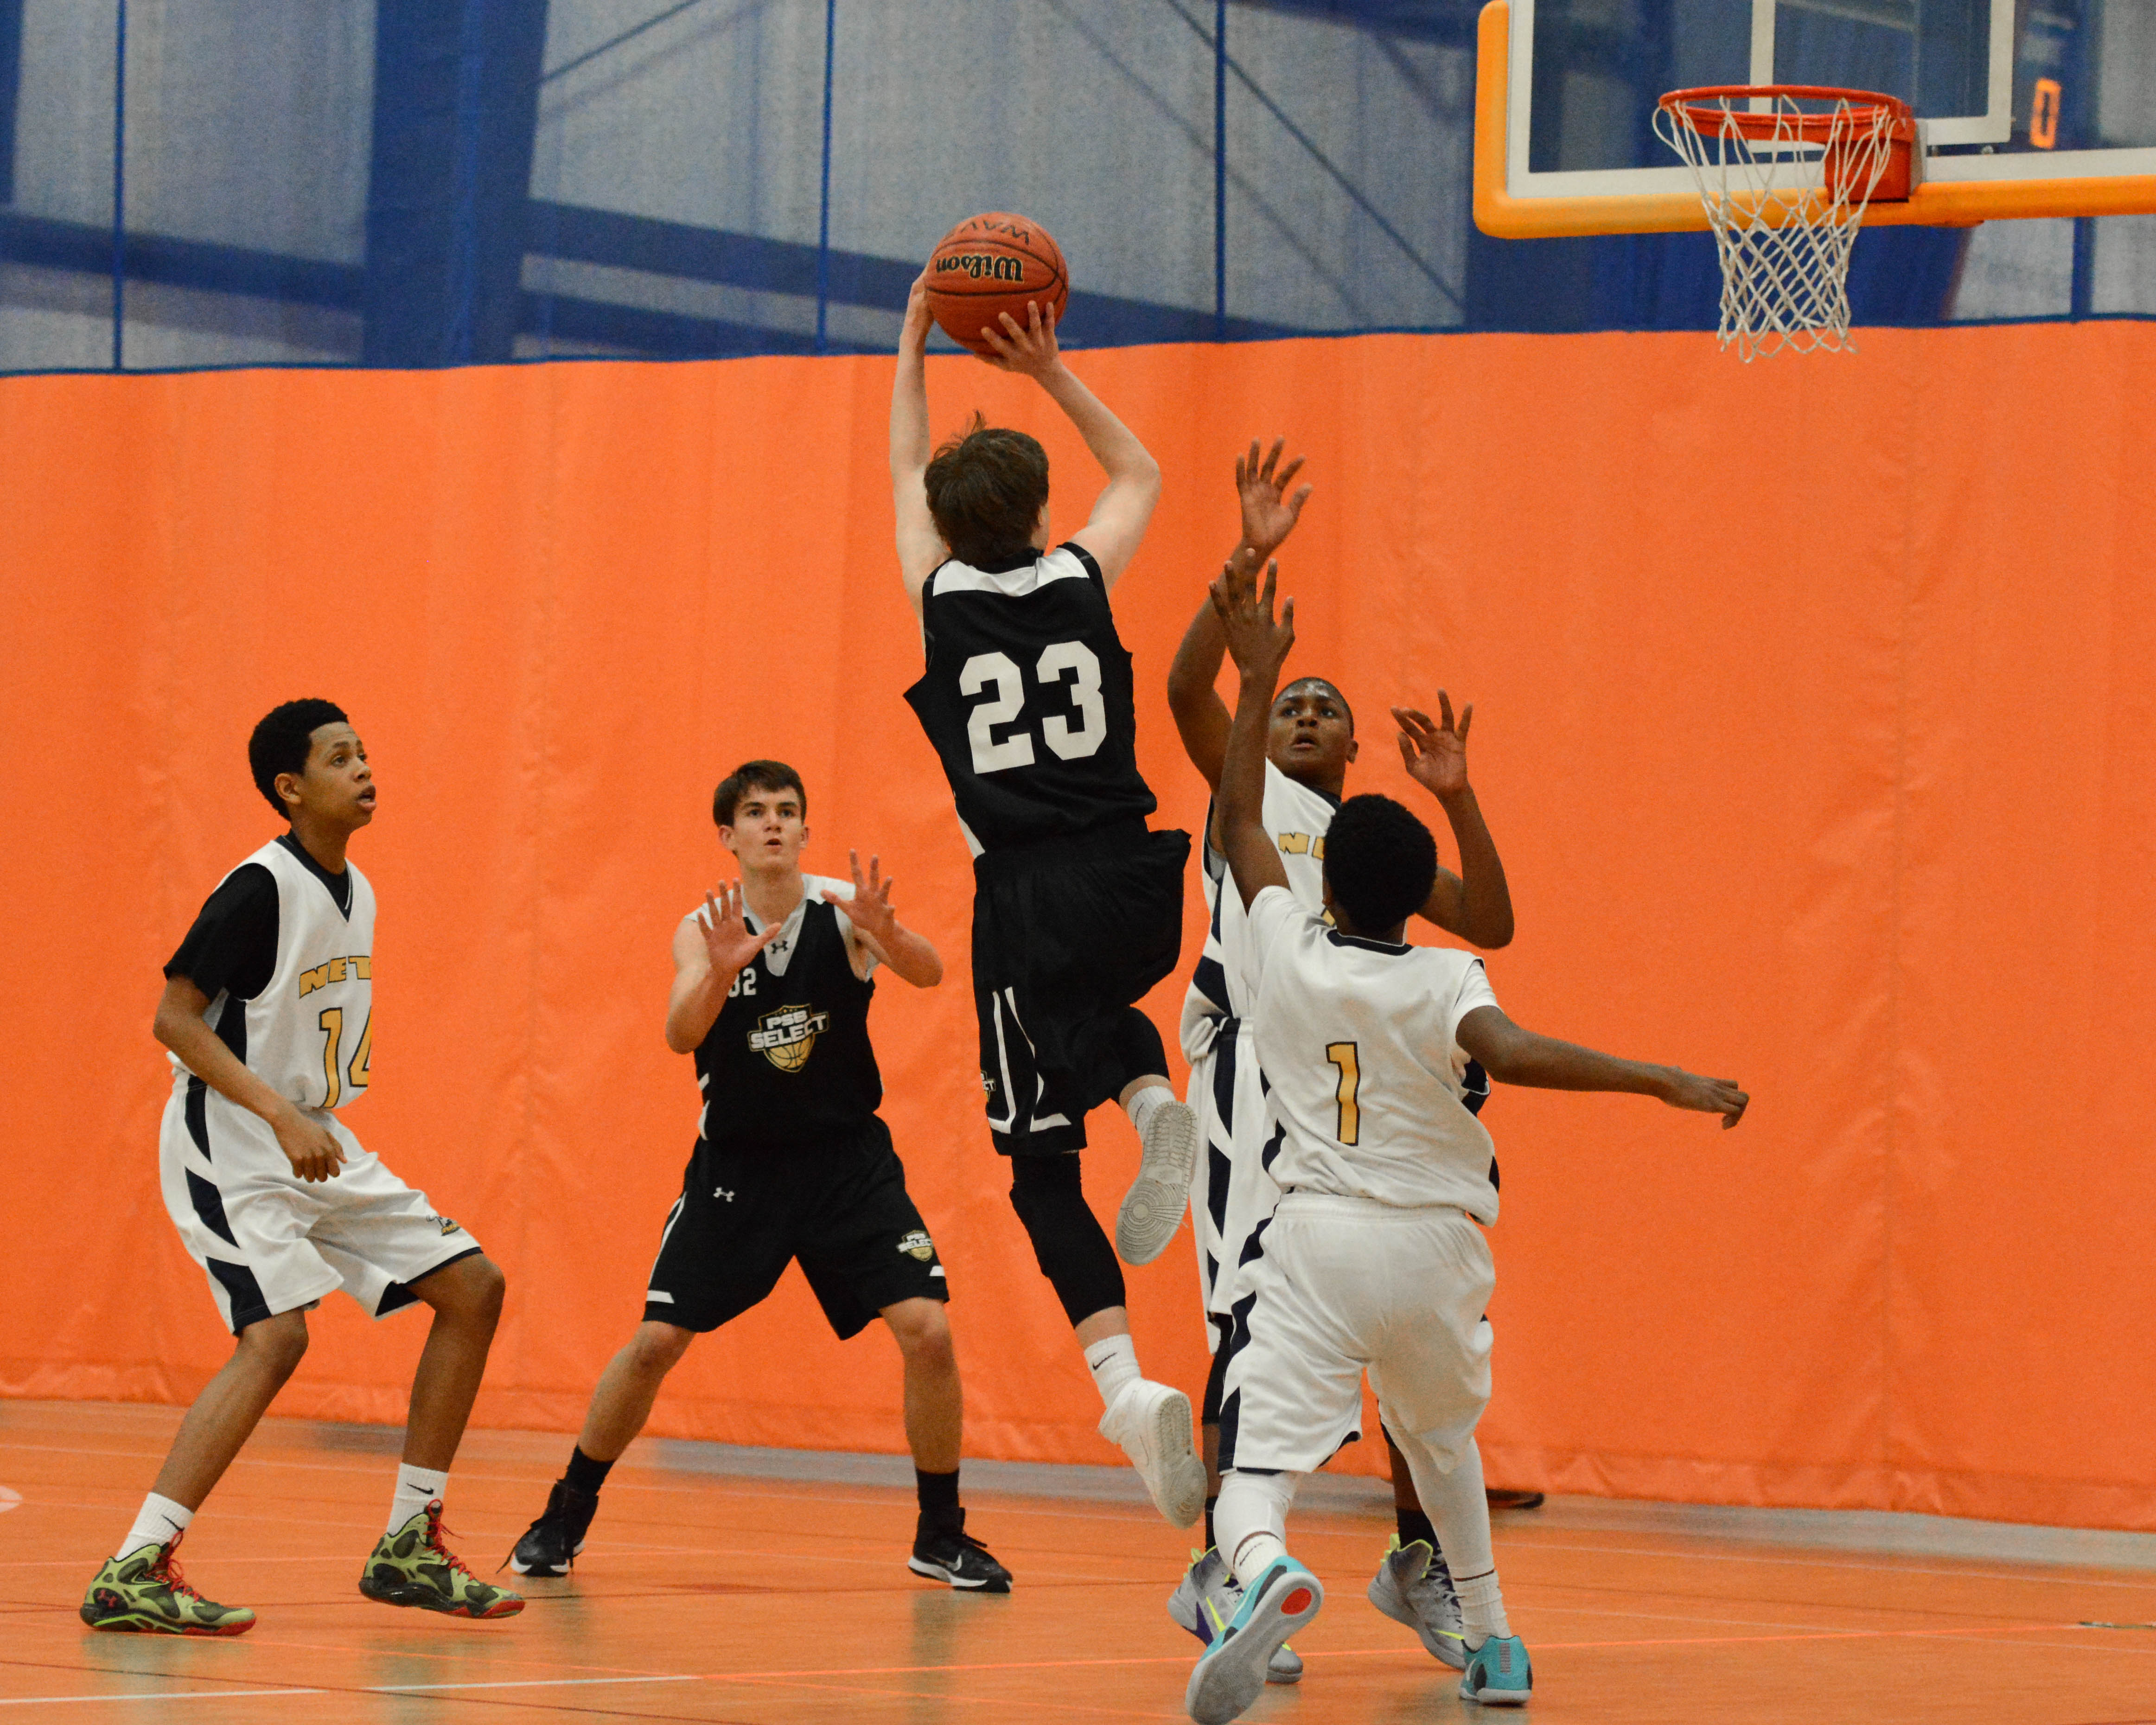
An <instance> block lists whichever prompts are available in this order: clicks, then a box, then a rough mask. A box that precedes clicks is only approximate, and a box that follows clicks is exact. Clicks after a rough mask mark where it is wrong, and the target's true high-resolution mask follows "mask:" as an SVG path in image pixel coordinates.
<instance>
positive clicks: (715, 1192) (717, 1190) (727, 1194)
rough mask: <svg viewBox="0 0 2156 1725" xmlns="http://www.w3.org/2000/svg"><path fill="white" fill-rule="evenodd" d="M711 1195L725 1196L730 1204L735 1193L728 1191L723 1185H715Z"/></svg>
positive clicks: (715, 1196) (716, 1196)
mask: <svg viewBox="0 0 2156 1725" xmlns="http://www.w3.org/2000/svg"><path fill="white" fill-rule="evenodd" d="M711 1196H712V1197H714V1198H723V1199H726V1202H727V1203H728V1204H731V1203H732V1202H733V1201H734V1195H733V1194H732V1193H731V1192H729V1191H727V1190H726V1188H725V1187H723V1186H717V1187H714V1188H713V1189H712V1190H711Z"/></svg>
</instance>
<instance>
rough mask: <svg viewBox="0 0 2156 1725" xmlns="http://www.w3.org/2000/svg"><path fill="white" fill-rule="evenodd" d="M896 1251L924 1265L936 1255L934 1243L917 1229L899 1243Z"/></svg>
mask: <svg viewBox="0 0 2156 1725" xmlns="http://www.w3.org/2000/svg"><path fill="white" fill-rule="evenodd" d="M898 1249H899V1250H901V1252H904V1253H905V1254H906V1256H907V1257H909V1258H918V1259H919V1260H921V1262H922V1263H924V1264H926V1263H927V1261H928V1260H930V1259H931V1258H932V1257H934V1256H935V1255H936V1242H935V1241H934V1240H931V1239H930V1238H929V1237H928V1236H927V1235H926V1234H924V1233H922V1232H921V1230H920V1229H918V1228H916V1229H915V1230H913V1232H912V1233H911V1234H909V1235H906V1238H905V1239H903V1240H901V1241H899V1243H898Z"/></svg>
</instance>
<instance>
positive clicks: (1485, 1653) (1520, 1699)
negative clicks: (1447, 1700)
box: [1460, 1635, 1535, 1707]
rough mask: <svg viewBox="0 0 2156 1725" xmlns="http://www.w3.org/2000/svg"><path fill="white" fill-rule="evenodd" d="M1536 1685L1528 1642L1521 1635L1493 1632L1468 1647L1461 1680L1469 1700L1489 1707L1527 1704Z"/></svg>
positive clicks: (1464, 1695) (1461, 1690) (1463, 1690)
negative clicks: (1481, 1640) (1483, 1639)
mask: <svg viewBox="0 0 2156 1725" xmlns="http://www.w3.org/2000/svg"><path fill="white" fill-rule="evenodd" d="M1534 1686H1535V1674H1534V1670H1533V1667H1532V1666H1530V1665H1528V1663H1527V1643H1526V1642H1524V1641H1522V1640H1521V1639H1520V1638H1519V1637H1518V1636H1517V1635H1492V1636H1491V1637H1490V1639H1489V1640H1486V1641H1485V1642H1484V1643H1483V1644H1482V1645H1481V1646H1480V1647H1471V1648H1469V1649H1468V1650H1467V1671H1466V1675H1465V1676H1462V1677H1461V1678H1460V1695H1461V1696H1462V1697H1464V1698H1465V1699H1466V1700H1468V1701H1479V1702H1481V1703H1482V1705H1483V1706H1484V1707H1525V1706H1526V1705H1527V1697H1528V1696H1529V1695H1530V1694H1531V1693H1532V1692H1533V1690H1534Z"/></svg>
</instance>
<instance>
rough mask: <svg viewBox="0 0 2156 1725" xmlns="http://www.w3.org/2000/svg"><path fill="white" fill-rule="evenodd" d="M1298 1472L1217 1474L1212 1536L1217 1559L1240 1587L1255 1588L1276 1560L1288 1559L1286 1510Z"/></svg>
mask: <svg viewBox="0 0 2156 1725" xmlns="http://www.w3.org/2000/svg"><path fill="white" fill-rule="evenodd" d="M1301 1483H1302V1476H1301V1474H1299V1473H1244V1472H1241V1471H1239V1470H1237V1469H1235V1468H1230V1469H1229V1471H1227V1472H1226V1473H1224V1474H1223V1475H1221V1476H1220V1497H1219V1501H1218V1502H1215V1503H1214V1506H1213V1534H1214V1538H1215V1539H1216V1540H1218V1541H1219V1546H1220V1555H1221V1557H1222V1558H1225V1559H1226V1560H1227V1564H1228V1567H1229V1568H1230V1569H1232V1570H1234V1571H1235V1579H1236V1580H1238V1581H1240V1582H1241V1583H1242V1584H1243V1585H1244V1586H1245V1587H1250V1586H1254V1585H1255V1584H1256V1582H1257V1579H1258V1578H1259V1577H1260V1575H1262V1574H1265V1567H1266V1565H1268V1564H1269V1563H1271V1562H1272V1561H1273V1560H1274V1558H1282V1557H1286V1555H1287V1511H1288V1506H1289V1505H1290V1504H1291V1503H1292V1502H1295V1488H1296V1486H1299V1485H1301Z"/></svg>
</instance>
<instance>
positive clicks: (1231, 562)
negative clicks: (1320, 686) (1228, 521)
mask: <svg viewBox="0 0 2156 1725" xmlns="http://www.w3.org/2000/svg"><path fill="white" fill-rule="evenodd" d="M1257 571H1258V559H1257V558H1256V557H1254V556H1253V555H1251V553H1250V551H1249V549H1248V548H1247V547H1240V546H1239V547H1236V551H1235V555H1234V556H1233V557H1229V559H1228V562H1227V566H1226V567H1224V568H1223V569H1222V570H1221V571H1220V575H1219V579H1218V580H1216V581H1215V582H1214V583H1213V587H1212V593H1213V608H1214V611H1215V612H1216V613H1218V614H1219V619H1220V627H1221V629H1222V630H1223V631H1224V633H1225V634H1226V635H1227V637H1228V653H1229V657H1231V658H1232V659H1234V660H1235V669H1236V670H1239V671H1240V672H1241V673H1242V674H1243V675H1245V676H1246V677H1247V676H1254V675H1255V676H1263V675H1266V674H1267V673H1270V674H1271V675H1273V676H1275V677H1277V676H1278V675H1279V674H1280V668H1281V665H1283V664H1285V663H1286V660H1287V655H1288V649H1290V648H1291V647H1293V646H1294V645H1295V601H1294V600H1293V599H1289V600H1287V601H1286V602H1285V603H1283V604H1282V605H1281V611H1280V616H1279V618H1278V619H1275V618H1274V616H1273V593H1274V590H1275V589H1276V588H1277V587H1278V585H1279V583H1280V565H1279V564H1278V563H1267V564H1266V565H1265V584H1264V585H1263V586H1262V587H1260V585H1259V583H1258V575H1257Z"/></svg>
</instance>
